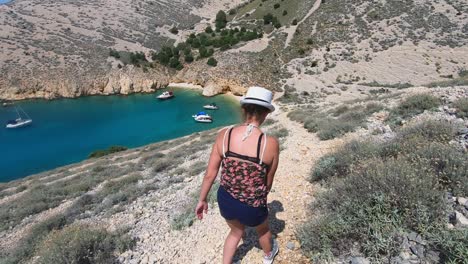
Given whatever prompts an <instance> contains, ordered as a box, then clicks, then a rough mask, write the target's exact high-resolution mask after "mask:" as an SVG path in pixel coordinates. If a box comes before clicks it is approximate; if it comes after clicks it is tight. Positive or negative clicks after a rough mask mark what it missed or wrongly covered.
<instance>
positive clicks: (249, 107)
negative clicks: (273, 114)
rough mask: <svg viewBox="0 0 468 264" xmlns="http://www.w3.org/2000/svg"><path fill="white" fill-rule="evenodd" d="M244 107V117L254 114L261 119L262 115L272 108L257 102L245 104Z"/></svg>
mask: <svg viewBox="0 0 468 264" xmlns="http://www.w3.org/2000/svg"><path fill="white" fill-rule="evenodd" d="M242 109H243V110H244V118H247V117H250V116H252V117H255V118H256V119H260V117H261V116H263V115H265V114H268V113H270V109H268V108H266V107H263V106H260V105H256V104H243V105H242Z"/></svg>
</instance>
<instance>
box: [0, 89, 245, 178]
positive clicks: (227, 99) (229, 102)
mask: <svg viewBox="0 0 468 264" xmlns="http://www.w3.org/2000/svg"><path fill="white" fill-rule="evenodd" d="M178 92H179V93H181V94H185V93H189V94H192V95H191V96H192V97H194V98H191V99H190V98H189V100H191V101H193V102H194V103H190V102H188V104H189V105H192V104H195V105H202V103H197V102H199V101H200V102H204V103H208V101H209V100H211V99H207V98H204V97H205V96H202V95H201V93H200V92H198V91H196V90H190V89H184V88H180V89H178ZM154 95H156V93H155V94H154ZM141 96H143V97H145V98H149V97H151V98H152V99H151V100H150V101H151V102H153V101H154V104H158V101H157V100H156V99H154V96H153V94H149V95H148V94H146V95H145V94H138V93H135V94H133V95H129V96H128V97H121V96H113V97H107V96H102V97H100V98H96V100H97V102H109V100H112V101H113V100H114V99H112V98H115V100H117V101H116V102H122V103H123V104H124V105H125V104H126V103H124V102H130V103H132V102H134V101H135V99H137V98H140V97H141ZM148 96H149V97H148ZM93 97H98V96H93ZM195 97H196V98H195ZM107 98H108V99H107ZM182 98H183V97H182ZM197 98H198V99H197ZM74 99H78V98H74ZM88 99H90V97H87V98H83V102H84V103H86V102H87V101H88ZM91 100H92V102H94V101H95V100H94V99H91ZM148 100H149V99H148ZM148 100H146V99H145V102H148ZM213 100H214V101H215V102H217V103H218V102H224V104H225V108H226V109H233V108H236V107H235V106H236V105H237V101H236V100H233V97H232V96H221V97H217V98H216V99H214V98H213ZM59 101H64V102H59ZM67 101H68V100H55V101H54V102H49V101H48V100H28V101H25V102H23V103H26V104H28V105H29V104H32V105H34V106H35V105H36V103H38V105H42V106H47V105H49V104H51V105H63V104H65V105H69V104H70V103H71V104H72V106H73V105H77V104H80V101H78V100H76V101H75V100H70V102H67ZM71 101H75V102H71ZM181 102H182V101H181ZM25 107H26V106H25ZM187 107H189V106H188V105H187ZM0 109H2V107H0ZM3 109H4V111H9V112H11V111H12V110H11V109H8V110H7V109H6V108H3ZM25 109H27V108H25ZM33 109H34V108H33ZM26 111H28V110H26ZM193 111H195V110H193ZM9 112H5V113H4V115H5V116H6V115H7V114H8V113H9ZM33 112H34V111H33ZM224 112H225V113H224V114H221V115H219V118H220V119H219V120H218V122H216V123H214V124H213V125H214V126H213V127H222V126H225V123H224V120H226V118H225V117H226V115H228V116H231V114H229V113H231V110H228V112H226V111H224ZM2 113H3V110H2ZM188 113H189V114H190V116H191V114H192V112H190V111H189V112H188ZM5 116H3V117H5ZM3 117H2V120H3V119H5V120H6V119H7V118H3ZM33 119H34V117H33ZM228 119H230V118H228ZM38 120H39V119H38ZM230 122H231V121H230ZM232 122H236V123H237V122H239V121H238V120H235V121H232ZM40 123H41V120H39V122H38V123H37V124H40ZM190 126H191V125H190ZM198 126H199V125H196V124H195V125H194V127H195V128H193V129H192V128H191V129H188V130H196V131H192V132H189V134H188V135H191V134H193V133H196V132H200V131H205V130H207V129H211V126H210V127H203V128H201V127H200V128H196V127H198ZM36 127H38V126H36ZM41 127H43V125H41ZM200 129H201V130H200ZM2 130H3V129H2ZM185 130H187V129H183V130H180V131H185ZM5 133H8V132H5ZM0 134H1V133H0ZM10 134H12V133H10ZM10 134H9V135H10ZM13 134H18V133H13ZM130 134H132V132H130ZM179 135H180V136H179ZM20 136H21V133H20ZM185 136H187V134H185V133H182V132H180V133H179V132H177V133H175V134H173V135H172V136H171V137H163V138H160V137H158V139H157V140H151V141H147V142H143V143H142V144H140V143H135V144H134V143H132V144H130V143H121V141H112V142H111V143H109V144H107V145H109V146H112V145H123V146H125V147H127V148H129V149H134V148H139V147H142V146H146V145H150V144H153V143H157V142H161V141H171V140H176V139H179V138H181V137H185ZM18 137H19V136H18ZM107 145H106V146H107ZM103 148H105V147H100V146H96V147H92V149H90V150H89V151H86V152H85V154H83V155H81V154H80V155H81V156H83V158H79V159H75V160H72V161H71V162H70V161H66V162H64V163H63V164H59V166H52V167H48V168H46V169H41V170H37V171H32V172H31V173H25V174H22V176H19V177H18V176H15V175H16V172H12V173H9V174H11V175H12V176H11V177H10V176H9V177H6V178H8V179H6V178H5V179H3V177H2V179H1V180H0V182H1V183H5V182H10V181H11V180H15V179H21V178H23V177H28V176H31V175H35V174H39V173H42V172H45V171H51V170H55V169H57V168H60V167H64V166H68V165H70V164H75V163H79V162H82V161H83V160H85V159H86V158H85V156H87V155H88V154H89V153H91V152H92V151H95V150H99V149H103ZM46 163H47V164H48V163H49V162H46ZM51 163H53V162H51ZM7 175H8V174H7Z"/></svg>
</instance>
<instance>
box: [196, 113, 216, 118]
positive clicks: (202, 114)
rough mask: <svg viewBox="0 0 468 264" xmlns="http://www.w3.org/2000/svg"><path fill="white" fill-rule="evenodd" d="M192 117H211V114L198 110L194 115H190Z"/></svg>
mask: <svg viewBox="0 0 468 264" xmlns="http://www.w3.org/2000/svg"><path fill="white" fill-rule="evenodd" d="M192 117H193V118H197V117H198V118H202V117H203V118H209V119H212V118H211V116H210V115H209V114H207V113H205V112H198V113H197V114H196V115H192Z"/></svg>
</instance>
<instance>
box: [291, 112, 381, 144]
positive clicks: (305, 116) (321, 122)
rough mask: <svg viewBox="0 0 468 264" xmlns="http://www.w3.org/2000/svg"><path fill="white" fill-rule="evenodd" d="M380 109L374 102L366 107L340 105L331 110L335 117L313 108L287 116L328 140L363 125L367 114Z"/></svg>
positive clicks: (322, 138)
mask: <svg viewBox="0 0 468 264" xmlns="http://www.w3.org/2000/svg"><path fill="white" fill-rule="evenodd" d="M382 109H383V107H382V106H381V105H379V104H375V103H371V104H368V105H367V106H366V107H362V106H356V107H353V108H348V107H347V106H340V107H338V108H336V109H335V110H333V111H332V114H333V115H334V116H337V117H332V116H329V115H327V114H324V113H320V112H318V113H317V112H316V111H314V109H299V110H296V111H293V112H290V113H289V114H288V117H289V118H291V119H292V120H295V121H299V122H301V123H303V124H304V127H305V128H306V129H307V130H308V131H309V132H311V133H317V136H318V137H319V138H320V139H321V140H328V139H333V138H336V137H339V136H342V135H344V134H346V133H348V132H352V131H354V130H355V129H356V128H358V127H360V126H363V125H364V124H365V122H366V119H367V117H368V116H370V115H371V114H373V113H375V112H378V111H380V110H382Z"/></svg>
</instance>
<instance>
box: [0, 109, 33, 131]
mask: <svg viewBox="0 0 468 264" xmlns="http://www.w3.org/2000/svg"><path fill="white" fill-rule="evenodd" d="M15 110H16V114H17V115H18V118H16V119H15V120H10V121H8V122H7V124H6V128H19V127H24V126H27V125H30V124H31V123H32V119H31V118H30V117H29V116H28V114H26V112H25V111H24V110H23V109H22V108H21V107H20V106H15ZM20 111H21V112H22V113H23V114H24V116H25V118H22V117H21V114H20Z"/></svg>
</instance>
